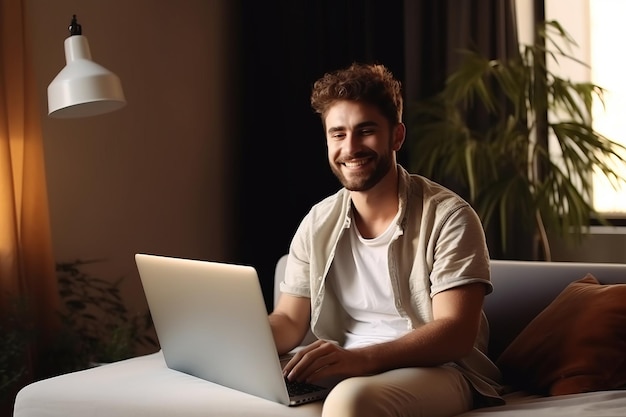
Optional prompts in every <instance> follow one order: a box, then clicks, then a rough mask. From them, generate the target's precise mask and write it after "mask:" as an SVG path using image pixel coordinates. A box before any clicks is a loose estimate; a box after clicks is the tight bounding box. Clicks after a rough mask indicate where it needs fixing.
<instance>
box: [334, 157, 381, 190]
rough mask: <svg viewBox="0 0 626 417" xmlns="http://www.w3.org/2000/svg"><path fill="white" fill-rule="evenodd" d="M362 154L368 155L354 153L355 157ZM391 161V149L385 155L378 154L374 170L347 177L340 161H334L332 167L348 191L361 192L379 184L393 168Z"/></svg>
mask: <svg viewBox="0 0 626 417" xmlns="http://www.w3.org/2000/svg"><path fill="white" fill-rule="evenodd" d="M368 155H369V154H368ZM362 156H366V155H354V157H362ZM391 162H392V159H391V151H389V152H388V153H386V154H385V155H376V158H375V159H374V164H375V166H374V170H373V171H369V172H361V173H358V174H354V175H351V176H350V178H349V179H348V178H346V176H345V175H344V174H343V172H342V171H341V167H342V164H341V163H340V162H338V161H334V162H333V163H331V164H330V168H331V170H332V171H333V174H335V176H336V177H337V179H338V180H339V182H340V183H341V185H343V186H344V188H346V189H347V190H348V191H357V192H361V191H367V190H369V189H371V188H372V187H374V186H375V185H376V184H378V183H379V182H380V180H382V179H383V178H384V177H385V175H387V173H388V172H389V170H390V169H391Z"/></svg>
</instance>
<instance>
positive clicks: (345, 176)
mask: <svg viewBox="0 0 626 417" xmlns="http://www.w3.org/2000/svg"><path fill="white" fill-rule="evenodd" d="M324 120H325V126H326V142H327V146H328V162H329V164H330V168H331V169H332V171H333V173H334V174H335V176H336V177H337V178H338V179H339V181H340V182H341V184H342V185H343V186H344V187H345V188H346V189H348V190H350V191H367V190H369V189H371V188H372V187H373V186H374V185H376V184H377V183H378V182H379V181H380V180H381V179H382V178H383V177H384V176H385V175H386V174H387V173H388V172H389V169H390V168H391V167H392V166H393V165H394V164H395V154H394V153H393V152H394V151H396V150H398V149H399V148H400V145H401V144H402V139H403V138H404V131H402V134H401V136H402V138H401V139H400V140H398V139H397V134H396V129H398V128H400V127H402V125H398V126H396V127H393V128H392V127H391V126H389V122H388V121H387V119H386V118H385V117H384V116H383V115H382V114H381V113H380V112H379V111H378V109H377V108H376V107H374V106H372V105H369V104H366V103H362V102H357V101H347V100H341V101H337V102H336V103H335V104H333V106H332V107H331V108H330V109H329V111H328V113H327V114H326V118H325V119H324ZM394 137H395V138H394Z"/></svg>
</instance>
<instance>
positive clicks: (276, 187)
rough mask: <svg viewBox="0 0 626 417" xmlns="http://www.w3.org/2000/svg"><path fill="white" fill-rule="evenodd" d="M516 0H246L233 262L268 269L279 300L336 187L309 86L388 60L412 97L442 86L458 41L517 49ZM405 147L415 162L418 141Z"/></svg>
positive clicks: (267, 280) (242, 4)
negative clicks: (307, 232)
mask: <svg viewBox="0 0 626 417" xmlns="http://www.w3.org/2000/svg"><path fill="white" fill-rule="evenodd" d="M513 1H514V0H404V1H403V0H317V1H293V0H284V1H278V0H269V1H265V2H256V1H245V0H239V5H238V8H239V11H238V16H239V20H238V22H237V24H238V25H239V28H238V33H239V34H240V35H239V36H240V39H239V41H238V43H239V47H240V57H241V58H240V69H239V71H240V74H239V75H238V76H239V77H240V79H241V82H240V85H239V90H238V91H237V92H234V94H238V102H239V103H240V108H239V115H238V116H237V118H236V119H237V120H238V123H237V126H236V127H235V128H234V132H236V134H235V136H236V137H237V138H238V139H237V141H236V142H237V145H236V147H237V150H236V156H235V164H236V167H235V168H234V169H233V171H234V172H236V173H237V178H234V181H233V183H234V187H235V192H236V207H237V208H236V213H235V218H236V219H237V220H236V222H237V225H236V226H237V230H236V233H235V242H236V255H235V259H233V261H236V262H240V263H244V264H249V265H253V266H254V267H255V268H256V269H257V271H258V272H259V276H260V279H261V284H262V286H263V290H264V294H265V298H266V303H267V305H268V308H269V306H270V305H271V303H272V299H271V294H272V290H273V273H274V265H275V263H276V261H277V260H278V258H279V257H280V256H281V255H283V254H284V253H287V251H288V249H289V243H290V241H291V238H292V236H293V234H294V232H295V230H296V227H297V226H298V224H299V222H300V220H301V219H302V217H303V216H304V215H305V214H306V212H307V211H308V210H309V208H310V207H311V205H313V204H314V203H316V202H317V201H319V200H320V199H322V198H324V197H326V196H328V195H330V194H332V193H334V192H335V191H336V190H337V189H338V188H339V183H338V182H337V180H336V179H335V177H334V176H333V175H332V173H331V172H330V168H329V167H328V162H327V159H326V145H325V139H324V135H323V131H322V126H321V122H320V120H319V117H318V116H317V115H316V114H314V113H313V111H312V110H311V108H310V104H309V95H310V91H311V86H312V84H313V82H314V81H315V80H316V79H317V78H319V77H320V76H322V75H323V74H324V73H325V72H327V71H332V70H335V69H337V68H340V67H344V66H347V65H349V64H350V63H352V62H354V61H359V62H370V63H373V62H378V63H383V64H385V65H386V66H387V67H389V68H390V70H391V71H392V72H393V73H394V75H395V76H396V77H398V78H399V79H400V80H402V81H403V84H404V90H405V91H404V93H405V96H406V100H407V101H410V100H415V99H419V98H424V97H427V96H428V95H431V94H434V93H435V92H437V91H438V90H439V89H440V88H441V87H442V86H443V83H444V80H445V76H446V74H447V73H448V72H449V70H450V69H451V68H453V65H454V64H455V62H456V61H457V57H456V50H457V49H458V48H463V47H468V46H470V45H476V46H477V47H479V48H484V50H486V51H488V52H489V53H490V54H494V56H500V54H506V53H508V51H509V50H510V49H511V48H513V47H515V48H516V46H515V45H516V36H515V33H516V28H515V19H514V7H513V5H514V4H513ZM409 146H410V144H407V145H405V147H404V148H403V150H402V151H401V153H400V154H399V161H400V163H402V164H405V165H406V159H407V156H406V155H407V154H408V151H409V149H408V147H409Z"/></svg>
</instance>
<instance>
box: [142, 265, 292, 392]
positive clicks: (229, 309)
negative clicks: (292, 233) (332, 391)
mask: <svg viewBox="0 0 626 417" xmlns="http://www.w3.org/2000/svg"><path fill="white" fill-rule="evenodd" d="M135 260H136V263H137V268H138V270H139V274H140V277H141V282H142V284H143V288H144V291H145V294H146V299H147V301H148V306H149V308H150V312H151V314H152V319H153V321H154V326H155V329H156V333H157V337H158V339H159V343H160V345H161V349H162V351H163V356H164V357H165V361H166V363H167V366H168V367H169V368H171V369H175V370H178V371H181V372H185V373H188V374H191V375H194V376H197V377H199V378H203V379H205V380H208V381H211V382H215V383H217V384H220V385H224V386H226V387H230V388H234V389H237V390H240V391H243V392H246V393H249V394H252V395H256V396H258V397H262V398H265V399H268V400H271V401H275V402H278V403H281V404H289V398H288V395H287V390H286V387H285V383H284V379H283V376H282V372H281V367H280V361H279V359H278V354H277V351H276V345H275V344H274V339H273V337H272V333H271V329H270V326H269V322H268V319H267V310H266V307H265V303H264V300H263V295H262V292H261V287H260V284H259V280H258V276H257V273H256V271H255V269H254V268H252V267H250V266H242V265H232V264H224V263H216V262H205V261H197V260H189V259H178V258H170V257H163V256H155V255H146V254H137V255H135Z"/></svg>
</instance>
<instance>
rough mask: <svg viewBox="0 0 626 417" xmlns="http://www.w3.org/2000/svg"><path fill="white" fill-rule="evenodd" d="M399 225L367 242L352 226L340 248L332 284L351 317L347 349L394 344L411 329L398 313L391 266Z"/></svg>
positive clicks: (347, 328) (338, 248) (347, 325)
mask: <svg viewBox="0 0 626 417" xmlns="http://www.w3.org/2000/svg"><path fill="white" fill-rule="evenodd" d="M396 217H397V216H396ZM396 222H397V218H396V219H394V220H393V221H392V222H391V223H390V224H389V226H388V227H387V230H386V231H385V232H384V233H382V234H381V235H379V236H377V237H375V238H373V239H365V238H363V236H361V234H360V233H359V231H358V229H357V227H356V225H355V224H354V223H352V225H351V226H350V229H349V230H348V231H347V233H344V235H343V236H342V238H341V239H340V241H339V244H338V246H337V252H336V256H335V258H334V259H333V264H332V267H331V269H330V271H329V278H330V280H329V282H330V283H331V285H332V286H333V289H334V292H335V294H336V295H337V298H338V300H339V302H340V304H341V306H342V307H343V308H344V310H345V311H346V313H347V314H348V322H347V323H346V329H345V332H346V341H345V344H344V347H346V348H350V347H357V346H367V345H371V344H375V343H380V342H384V341H388V340H394V339H397V338H398V337H400V336H402V335H403V334H405V333H407V332H408V331H409V330H410V329H411V325H410V323H409V320H408V319H406V318H402V317H401V316H400V314H398V311H397V310H396V307H395V304H394V296H393V289H392V288H391V279H390V278H389V267H388V266H387V257H388V253H389V244H390V242H391V239H392V237H393V234H394V230H395V227H396Z"/></svg>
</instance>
